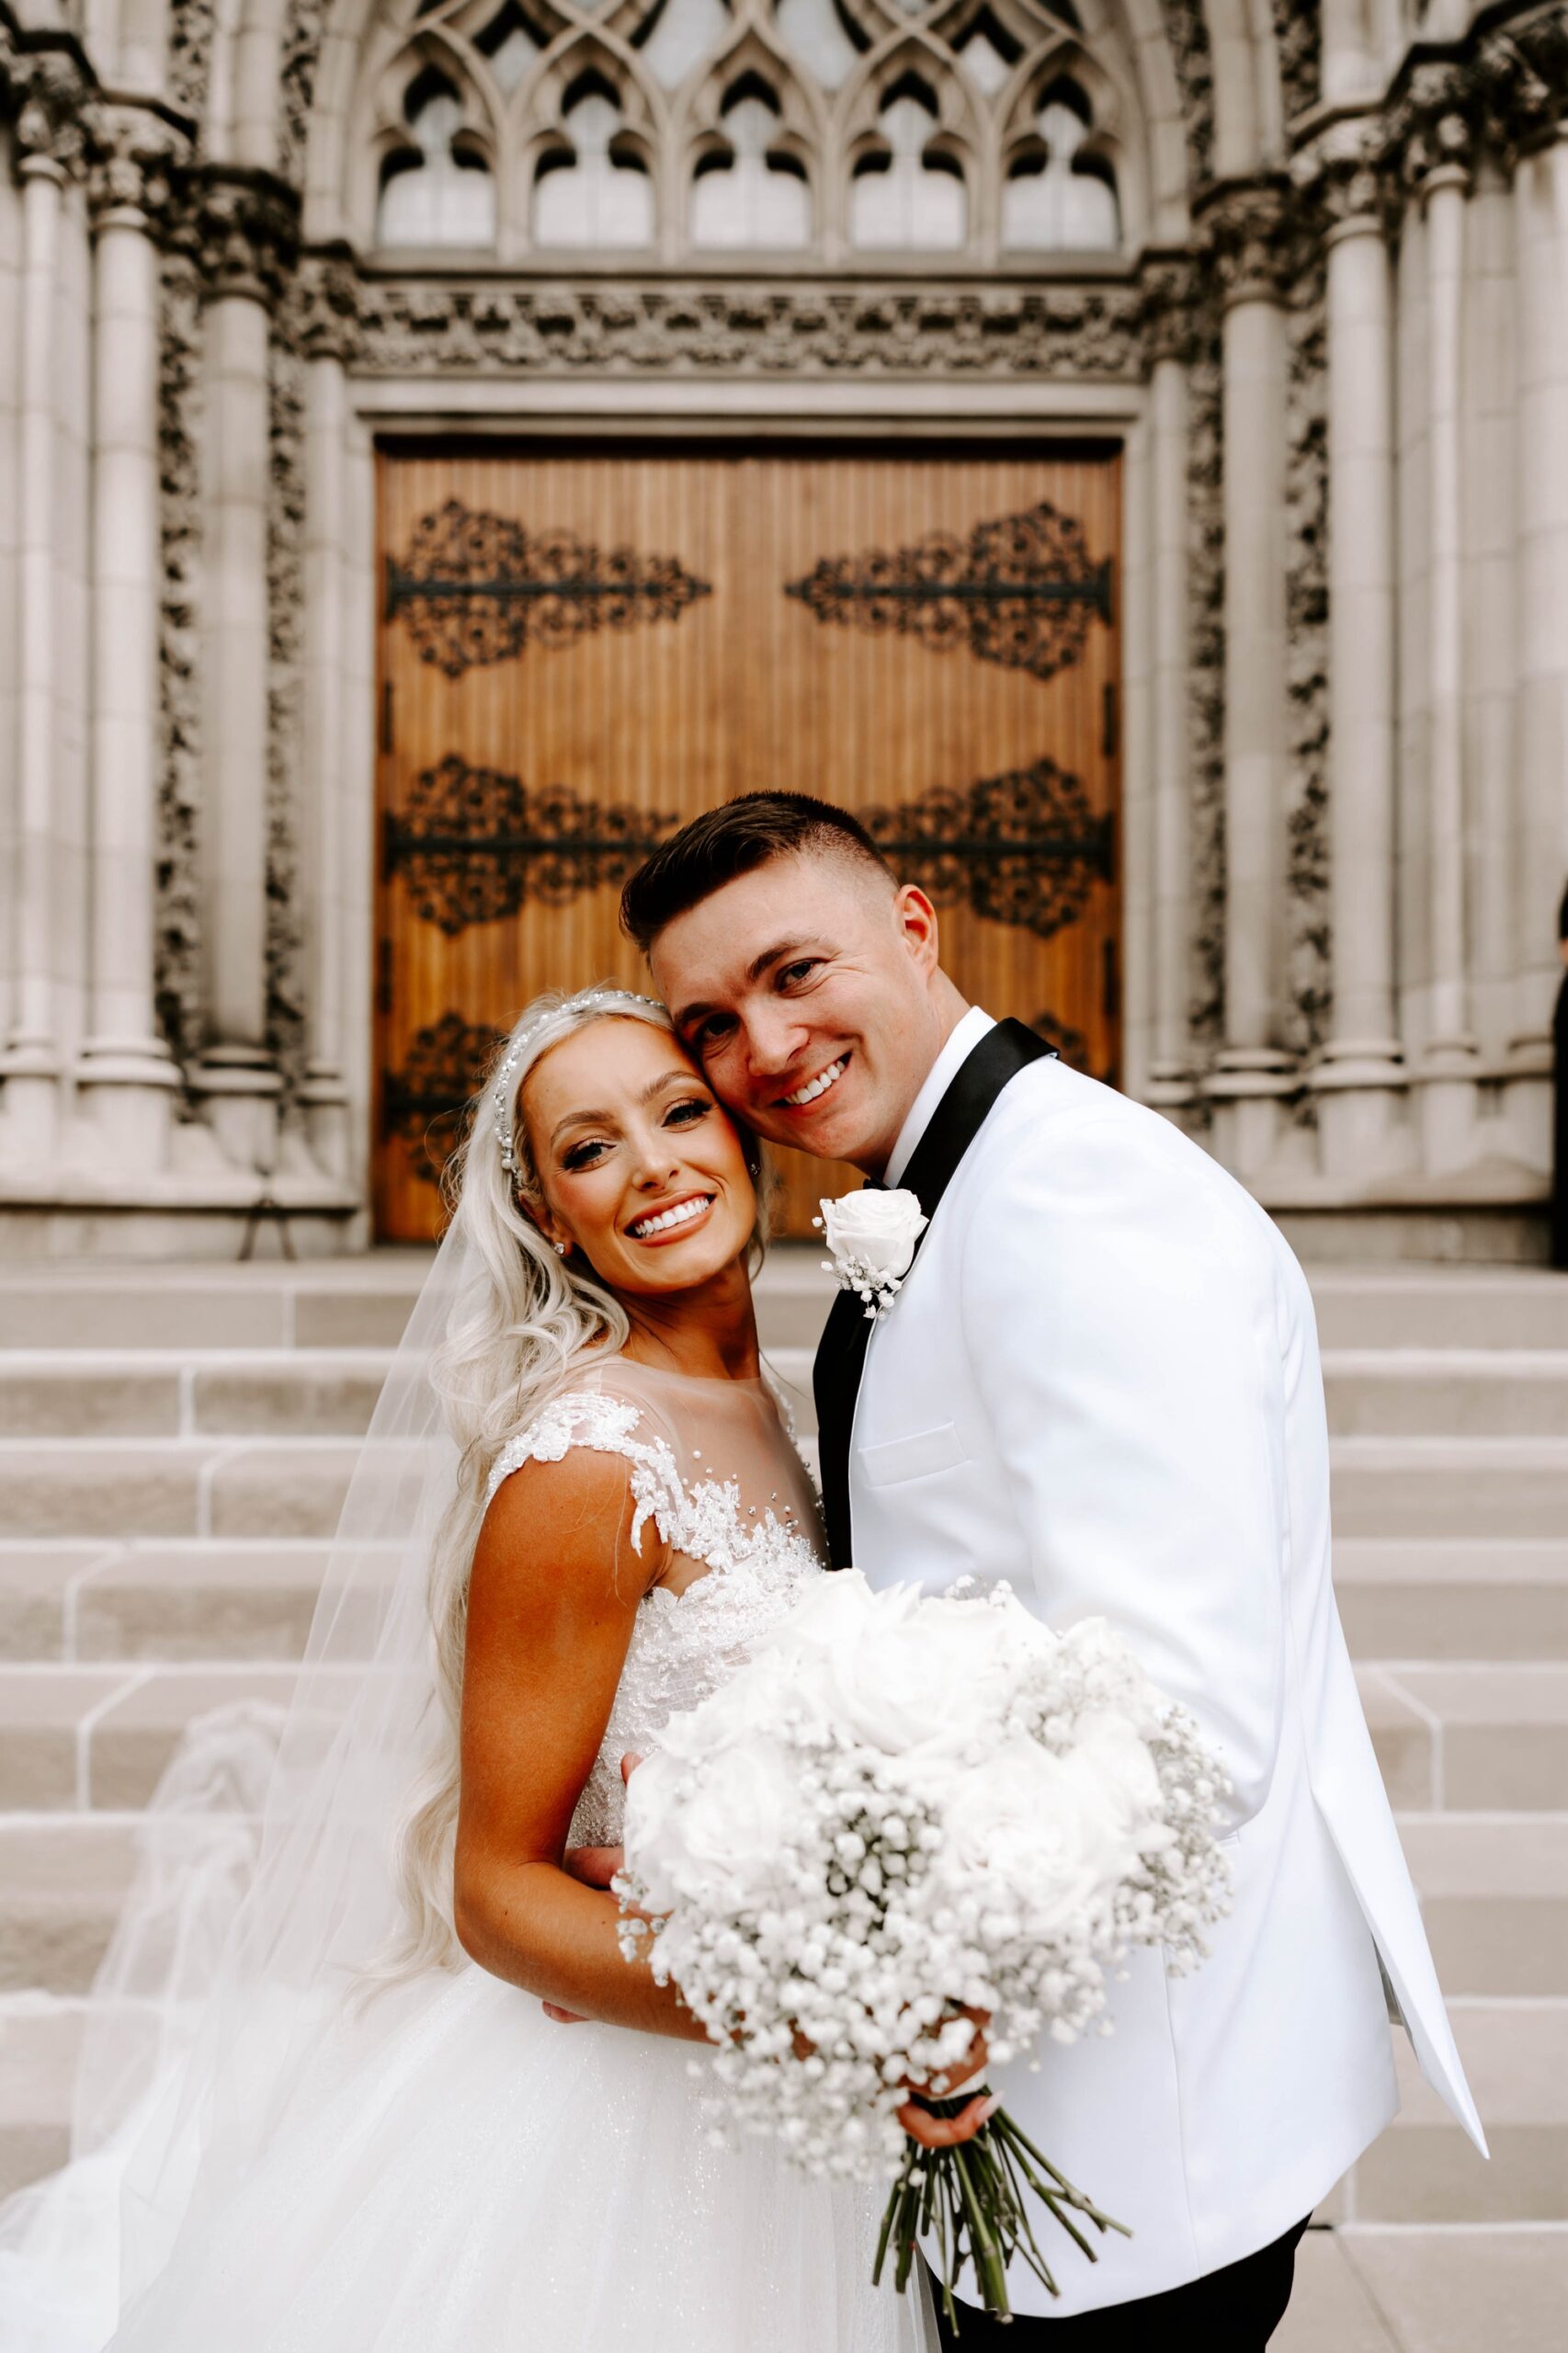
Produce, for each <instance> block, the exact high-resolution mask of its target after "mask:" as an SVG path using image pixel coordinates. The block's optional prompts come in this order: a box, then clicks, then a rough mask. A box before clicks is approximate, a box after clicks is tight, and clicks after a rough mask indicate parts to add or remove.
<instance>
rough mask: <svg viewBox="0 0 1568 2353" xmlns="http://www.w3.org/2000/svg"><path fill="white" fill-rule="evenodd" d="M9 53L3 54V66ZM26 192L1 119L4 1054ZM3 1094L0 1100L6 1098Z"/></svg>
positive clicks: (12, 911) (12, 974)
mask: <svg viewBox="0 0 1568 2353" xmlns="http://www.w3.org/2000/svg"><path fill="white" fill-rule="evenodd" d="M3 63H4V51H0V66H3ZM22 250H23V232H22V191H21V188H20V185H19V183H18V182H17V176H16V172H15V156H14V153H13V144H12V134H11V126H10V125H9V124H8V123H5V124H0V1051H4V1048H5V1043H6V1039H7V1038H8V1037H9V1036H10V1034H11V1023H12V1017H13V1014H14V1010H15V1008H14V1005H13V1000H12V992H13V989H14V987H15V983H16V920H17V907H16V905H15V904H14V901H13V897H12V893H11V892H10V890H9V888H8V887H7V885H6V880H5V878H6V876H8V875H10V874H11V873H12V872H13V871H14V870H15V866H16V857H17V685H18V679H17V654H18V650H19V649H18V644H17V639H18V634H19V626H20V621H19V617H20V612H21V582H20V576H19V575H20V572H21V540H20V537H19V524H20V506H21V492H20V483H21V449H20V446H19V444H20V437H21V408H22V335H21V323H22V285H23V273H22ZM3 1099H4V1097H3V1091H0V1103H3Z"/></svg>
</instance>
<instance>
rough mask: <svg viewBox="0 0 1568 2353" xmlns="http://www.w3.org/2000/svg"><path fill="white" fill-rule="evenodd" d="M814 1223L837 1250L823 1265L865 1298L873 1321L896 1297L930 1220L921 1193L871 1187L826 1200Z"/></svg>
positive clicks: (840, 1282)
mask: <svg viewBox="0 0 1568 2353" xmlns="http://www.w3.org/2000/svg"><path fill="white" fill-rule="evenodd" d="M928 1222H929V1221H928V1220H927V1218H926V1215H925V1213H924V1211H922V1209H921V1207H920V1201H919V1198H918V1196H917V1195H916V1194H914V1193H906V1192H900V1191H892V1192H884V1191H883V1190H882V1188H881V1187H880V1186H874V1185H868V1186H867V1188H866V1189H865V1191H864V1192H862V1193H846V1195H845V1196H844V1199H842V1200H838V1201H824V1203H823V1205H822V1215H821V1217H819V1218H813V1219H812V1224H813V1225H815V1226H817V1227H819V1228H820V1229H821V1231H822V1233H823V1234H824V1238H825V1240H826V1243H827V1246H828V1248H829V1249H830V1250H831V1251H832V1253H833V1256H832V1257H831V1258H824V1260H823V1265H824V1267H826V1268H827V1270H828V1272H829V1273H830V1274H834V1275H836V1276H837V1278H838V1287H839V1289H840V1290H852V1291H853V1292H854V1293H855V1295H856V1297H857V1298H858V1299H863V1300H864V1301H865V1302H866V1313H867V1314H868V1315H869V1317H871V1318H872V1319H873V1320H874V1319H875V1318H876V1317H877V1316H879V1315H881V1314H882V1313H884V1312H885V1311H886V1309H887V1308H888V1307H889V1306H890V1305H891V1304H892V1301H893V1300H894V1299H895V1298H896V1297H897V1295H898V1292H899V1290H900V1288H901V1286H902V1284H903V1278H904V1276H905V1275H906V1274H907V1273H908V1272H909V1266H910V1261H911V1260H912V1259H913V1257H914V1256H915V1244H916V1242H917V1241H918V1240H919V1239H920V1236H921V1235H922V1234H923V1233H925V1231H926V1225H927V1223H928Z"/></svg>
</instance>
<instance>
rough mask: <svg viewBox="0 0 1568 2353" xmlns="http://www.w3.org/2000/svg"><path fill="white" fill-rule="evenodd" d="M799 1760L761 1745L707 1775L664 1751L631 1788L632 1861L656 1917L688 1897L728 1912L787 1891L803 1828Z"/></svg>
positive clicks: (723, 1759)
mask: <svg viewBox="0 0 1568 2353" xmlns="http://www.w3.org/2000/svg"><path fill="white" fill-rule="evenodd" d="M795 1783H796V1770H795V1767H794V1763H793V1760H792V1759H791V1758H790V1756H788V1755H787V1754H786V1753H785V1751H784V1750H783V1749H782V1748H780V1747H779V1746H778V1745H777V1744H776V1743H774V1742H773V1741H770V1740H767V1739H765V1738H761V1737H758V1738H756V1739H753V1740H751V1741H749V1742H746V1743H744V1744H737V1745H735V1746H733V1747H730V1748H727V1749H725V1750H724V1752H723V1753H722V1755H721V1756H716V1757H714V1758H713V1759H712V1760H711V1762H710V1764H709V1766H708V1767H707V1768H706V1769H705V1770H701V1769H699V1770H695V1771H694V1770H693V1768H692V1767H691V1766H690V1765H689V1764H688V1763H687V1762H686V1761H685V1760H684V1759H681V1758H678V1757H675V1756H668V1755H665V1754H664V1753H661V1754H659V1755H658V1756H650V1757H649V1758H648V1759H647V1761H646V1763H645V1764H643V1765H642V1766H640V1767H639V1768H638V1769H637V1771H636V1772H635V1773H633V1775H632V1776H631V1780H630V1781H629V1782H628V1784H627V1790H626V1827H625V1834H624V1835H625V1843H626V1863H627V1869H628V1870H629V1871H631V1872H632V1873H633V1874H634V1875H635V1876H636V1877H637V1878H638V1879H639V1880H641V1881H642V1884H643V1886H644V1887H645V1888H646V1889H647V1891H648V1895H649V1899H650V1901H651V1902H652V1903H653V1905H654V1907H655V1908H656V1909H659V1910H664V1909H667V1908H669V1907H671V1906H674V1905H678V1904H680V1902H681V1901H682V1900H683V1898H684V1899H685V1900H686V1901H687V1903H692V1904H698V1905H699V1907H700V1908H701V1909H702V1910H704V1911H707V1912H720V1913H730V1912H734V1911H736V1910H739V1909H741V1908H743V1907H747V1906H752V1905H756V1904H765V1903H767V1901H768V1900H769V1899H770V1898H776V1897H778V1896H779V1895H782V1894H784V1893H787V1892H788V1885H789V1882H788V1880H787V1877H786V1876H785V1872H784V1869H783V1866H784V1862H785V1860H786V1858H787V1856H788V1854H789V1853H790V1851H791V1850H792V1849H793V1847H795V1845H796V1843H797V1840H798V1837H799V1831H800V1815H801V1805H800V1802H799V1799H798V1797H797V1794H796V1787H795Z"/></svg>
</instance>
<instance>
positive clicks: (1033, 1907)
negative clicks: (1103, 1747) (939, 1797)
mask: <svg viewBox="0 0 1568 2353" xmlns="http://www.w3.org/2000/svg"><path fill="white" fill-rule="evenodd" d="M1117 1811H1118V1810H1117V1808H1116V1807H1115V1806H1114V1805H1108V1804H1107V1803H1106V1802H1104V1800H1103V1797H1102V1795H1101V1793H1100V1792H1099V1791H1098V1790H1096V1787H1095V1785H1094V1780H1093V1776H1092V1774H1088V1775H1085V1774H1083V1773H1074V1771H1073V1769H1072V1763H1071V1760H1070V1759H1068V1758H1064V1757H1060V1756H1052V1754H1051V1751H1050V1750H1049V1749H1046V1748H1042V1747H1040V1745H1039V1743H1038V1742H1036V1741H1033V1740H1029V1739H1028V1738H1027V1737H1026V1736H1024V1735H1023V1734H1021V1733H1019V1734H1017V1735H1015V1736H1014V1737H1013V1738H1012V1739H1010V1740H1008V1741H1007V1742H1006V1744H1005V1745H1003V1746H1002V1747H1001V1748H1000V1749H999V1750H998V1751H997V1753H996V1754H995V1755H994V1756H993V1757H992V1758H991V1759H990V1760H989V1761H988V1762H987V1763H986V1764H985V1766H984V1767H983V1768H981V1769H979V1770H976V1771H973V1772H970V1773H967V1774H965V1775H963V1776H961V1777H960V1779H958V1780H957V1781H956V1783H955V1785H954V1786H953V1788H952V1790H951V1791H950V1793H949V1801H948V1803H947V1804H946V1806H945V1807H944V1808H943V1818H942V1834H943V1836H942V1847H941V1850H940V1852H939V1854H938V1856H937V1872H938V1875H939V1876H940V1877H941V1879H942V1880H943V1881H946V1883H947V1884H948V1885H949V1886H950V1887H952V1888H954V1889H955V1891H959V1890H961V1889H962V1888H964V1887H973V1886H974V1885H975V1884H976V1883H977V1881H978V1883H979V1884H980V1885H981V1886H984V1885H985V1884H986V1883H987V1882H990V1884H991V1886H992V1887H993V1889H994V1893H995V1896H996V1898H997V1899H998V1900H1001V1899H1002V1898H1003V1897H1004V1896H1010V1897H1011V1898H1012V1899H1013V1900H1016V1901H1017V1902H1019V1903H1021V1904H1024V1905H1026V1906H1027V1907H1028V1909H1029V1910H1030V1911H1031V1912H1033V1913H1034V1915H1035V1916H1036V1917H1037V1918H1038V1917H1039V1915H1040V1910H1041V1909H1044V1910H1046V1911H1048V1912H1049V1914H1050V1915H1051V1916H1052V1917H1054V1918H1056V1919H1059V1920H1061V1921H1062V1922H1064V1923H1065V1922H1066V1921H1068V1920H1071V1919H1072V1918H1074V1916H1076V1915H1081V1914H1082V1912H1083V1911H1084V1910H1085V1908H1086V1907H1089V1906H1092V1905H1094V1904H1096V1901H1097V1900H1098V1899H1099V1898H1101V1897H1102V1896H1103V1895H1104V1894H1106V1893H1108V1891H1109V1890H1110V1889H1111V1888H1113V1887H1114V1886H1115V1885H1116V1883H1117V1882H1118V1881H1119V1880H1120V1879H1121V1878H1122V1877H1123V1876H1124V1875H1125V1874H1126V1872H1127V1871H1128V1870H1130V1869H1131V1866H1132V1863H1133V1861H1134V1860H1135V1856H1136V1849H1135V1847H1133V1844H1132V1842H1131V1839H1130V1838H1129V1836H1128V1835H1127V1831H1126V1828H1125V1826H1124V1825H1123V1824H1121V1823H1120V1822H1119V1821H1118V1819H1117Z"/></svg>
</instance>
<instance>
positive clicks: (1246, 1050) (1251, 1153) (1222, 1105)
mask: <svg viewBox="0 0 1568 2353" xmlns="http://www.w3.org/2000/svg"><path fill="white" fill-rule="evenodd" d="M1295 1087H1296V1081H1295V1078H1294V1076H1293V1075H1292V1068H1291V1062H1290V1055H1289V1054H1283V1053H1280V1052H1278V1051H1277V1050H1276V1049H1275V1048H1273V1047H1267V1046H1256V1047H1255V1046H1245V1047H1229V1048H1227V1049H1226V1051H1224V1052H1223V1053H1222V1054H1221V1055H1220V1057H1219V1059H1218V1061H1217V1062H1216V1063H1215V1065H1214V1069H1213V1071H1212V1073H1211V1074H1210V1078H1209V1080H1208V1082H1207V1085H1206V1086H1205V1088H1204V1093H1205V1094H1206V1095H1207V1096H1208V1098H1209V1100H1210V1103H1211V1104H1212V1105H1213V1107H1214V1134H1213V1139H1212V1142H1213V1150H1214V1154H1215V1156H1216V1158H1217V1159H1220V1160H1221V1161H1223V1163H1224V1165H1225V1166H1226V1167H1227V1168H1228V1169H1230V1170H1231V1172H1232V1174H1233V1175H1234V1176H1243V1177H1248V1178H1251V1177H1261V1176H1265V1175H1266V1174H1267V1171H1268V1170H1270V1169H1272V1168H1274V1167H1275V1166H1276V1165H1278V1161H1279V1157H1280V1151H1281V1146H1282V1144H1283V1142H1284V1139H1285V1130H1286V1125H1287V1118H1286V1110H1285V1098H1286V1097H1287V1096H1289V1095H1291V1094H1293V1093H1294V1092H1295Z"/></svg>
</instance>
